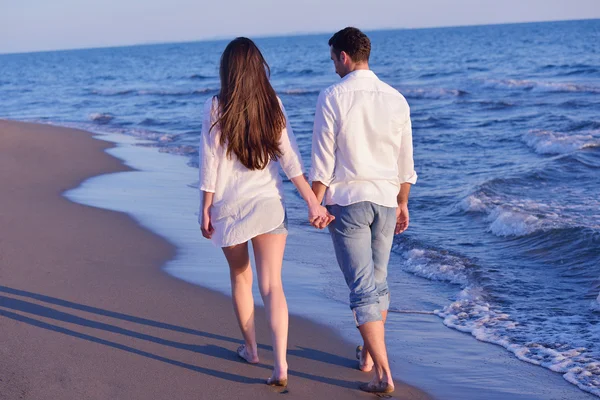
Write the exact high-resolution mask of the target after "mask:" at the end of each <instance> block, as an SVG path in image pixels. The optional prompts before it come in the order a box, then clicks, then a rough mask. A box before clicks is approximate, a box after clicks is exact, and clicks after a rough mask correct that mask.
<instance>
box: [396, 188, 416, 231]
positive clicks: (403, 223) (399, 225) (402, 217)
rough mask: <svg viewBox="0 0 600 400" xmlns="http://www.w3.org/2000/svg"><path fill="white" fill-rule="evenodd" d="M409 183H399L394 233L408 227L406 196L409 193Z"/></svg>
mask: <svg viewBox="0 0 600 400" xmlns="http://www.w3.org/2000/svg"><path fill="white" fill-rule="evenodd" d="M411 186H412V184H411V183H403V184H401V185H400V193H398V198H397V199H398V208H396V230H395V233H396V235H398V234H400V233H402V232H404V231H405V230H406V229H408V224H409V222H410V217H409V213H408V196H409V194H410V187H411Z"/></svg>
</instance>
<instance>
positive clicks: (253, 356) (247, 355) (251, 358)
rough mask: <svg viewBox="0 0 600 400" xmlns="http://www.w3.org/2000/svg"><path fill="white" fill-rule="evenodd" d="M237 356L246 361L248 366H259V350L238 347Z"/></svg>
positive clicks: (243, 346)
mask: <svg viewBox="0 0 600 400" xmlns="http://www.w3.org/2000/svg"><path fill="white" fill-rule="evenodd" d="M237 354H238V356H240V357H241V358H242V359H243V360H245V361H246V362H247V363H248V364H258V362H259V360H258V349H256V348H255V349H254V351H252V350H251V349H250V347H248V346H246V345H245V344H243V345H241V346H240V347H238V349H237Z"/></svg>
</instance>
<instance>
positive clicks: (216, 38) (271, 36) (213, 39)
mask: <svg viewBox="0 0 600 400" xmlns="http://www.w3.org/2000/svg"><path fill="white" fill-rule="evenodd" d="M596 20H600V18H575V19H557V20H536V21H521V22H498V23H491V24H480V23H475V24H465V25H441V26H423V27H409V28H407V27H387V28H375V29H364V32H367V33H374V32H386V31H405V30H426V29H449V28H469V27H484V26H502V25H526V24H539V23H552V22H576V21H596ZM327 34H331V32H324V31H295V32H289V33H272V34H271V33H267V34H259V35H255V36H253V38H254V39H277V38H287V37H296V36H298V37H300V36H320V35H327ZM235 37H237V36H236V35H222V36H212V37H206V38H201V39H190V40H175V41H165V42H163V41H155V42H141V43H130V44H118V45H101V46H92V47H71V48H58V49H50V50H31V51H9V52H0V56H4V55H23V54H36V53H53V52H67V51H83V50H100V49H120V48H127V47H138V46H157V45H166V44H189V43H210V42H220V41H225V40H232V39H234V38H235Z"/></svg>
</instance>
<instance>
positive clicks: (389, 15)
mask: <svg viewBox="0 0 600 400" xmlns="http://www.w3.org/2000/svg"><path fill="white" fill-rule="evenodd" d="M591 18H600V0H361V1H359V0H344V1H340V0H295V1H289V0H246V1H244V0H212V1H207V0H83V1H82V0H0V53H14V52H29V51H41V50H57V49H73V48H89V47H105V46H120V45H131V44H142V43H159V42H179V41H194V40H206V39H212V38H232V37H235V36H240V35H244V36H249V37H258V36H273V35H286V34H294V33H313V32H314V33H331V32H335V31H337V30H339V29H341V28H343V27H345V26H349V25H352V26H356V27H359V28H361V29H363V30H376V29H390V28H423V27H438V26H459V25H480V24H496V23H509V22H530V21H554V20H568V19H591Z"/></svg>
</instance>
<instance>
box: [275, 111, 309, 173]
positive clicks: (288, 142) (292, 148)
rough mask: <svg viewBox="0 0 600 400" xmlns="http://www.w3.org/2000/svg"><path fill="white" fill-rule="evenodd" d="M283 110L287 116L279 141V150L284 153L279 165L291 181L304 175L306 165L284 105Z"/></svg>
mask: <svg viewBox="0 0 600 400" xmlns="http://www.w3.org/2000/svg"><path fill="white" fill-rule="evenodd" d="M281 109H282V111H283V115H284V116H285V128H284V129H283V131H282V132H281V139H280V141H279V149H280V150H281V153H282V154H281V157H280V158H279V165H280V166H281V169H283V172H284V173H285V175H286V176H287V177H288V178H289V179H292V178H295V177H297V176H300V175H303V174H304V165H303V164H302V156H301V155H300V150H299V149H298V144H297V143H296V137H295V136H294V132H293V131H292V126H291V125H290V119H289V118H288V116H287V113H286V112H285V107H283V104H282V105H281Z"/></svg>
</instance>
